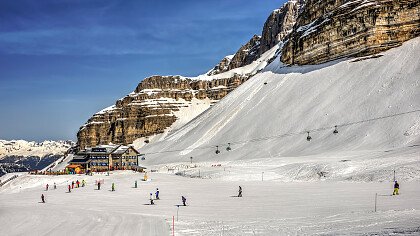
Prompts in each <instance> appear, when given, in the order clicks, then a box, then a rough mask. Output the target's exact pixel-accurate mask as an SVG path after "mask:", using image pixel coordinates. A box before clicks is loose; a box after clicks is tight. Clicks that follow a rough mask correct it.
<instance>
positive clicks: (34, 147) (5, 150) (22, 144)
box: [0, 140, 74, 160]
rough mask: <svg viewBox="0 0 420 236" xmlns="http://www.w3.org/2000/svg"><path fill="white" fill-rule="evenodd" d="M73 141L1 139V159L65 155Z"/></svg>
mask: <svg viewBox="0 0 420 236" xmlns="http://www.w3.org/2000/svg"><path fill="white" fill-rule="evenodd" d="M72 145H74V142H73V141H43V142H41V143H38V142H33V141H25V140H11V141H6V140H0V160H1V159H3V158H4V157H6V156H38V157H41V158H42V157H45V156H48V155H63V154H64V153H65V152H66V151H67V150H68V149H69V148H70V147H72Z"/></svg>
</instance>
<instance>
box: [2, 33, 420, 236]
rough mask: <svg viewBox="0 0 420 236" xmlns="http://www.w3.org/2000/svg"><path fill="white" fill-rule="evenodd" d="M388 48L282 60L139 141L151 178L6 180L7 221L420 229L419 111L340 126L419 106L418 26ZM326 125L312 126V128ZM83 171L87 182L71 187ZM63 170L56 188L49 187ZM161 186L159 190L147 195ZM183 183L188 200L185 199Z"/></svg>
mask: <svg viewBox="0 0 420 236" xmlns="http://www.w3.org/2000/svg"><path fill="white" fill-rule="evenodd" d="M381 55H383V56H381V57H376V58H364V59H365V60H360V61H356V60H355V59H343V60H341V61H334V62H330V63H327V64H322V65H316V66H301V67H298V66H293V67H285V66H284V65H281V64H280V63H279V60H276V61H274V62H273V63H272V64H270V65H269V66H268V67H267V68H266V69H265V71H264V72H262V73H259V74H257V75H256V76H254V77H253V78H251V79H250V80H248V81H247V82H246V83H244V84H243V85H241V86H240V87H239V88H238V89H236V90H234V91H233V92H232V93H230V94H229V95H228V96H226V97H225V98H224V99H222V100H221V101H220V102H218V103H217V104H216V105H214V106H213V107H212V108H210V109H208V110H206V111H205V112H204V113H202V114H201V115H199V116H198V117H196V118H195V119H193V120H192V121H190V122H189V123H187V124H186V125H184V126H182V127H180V128H178V129H176V130H173V132H171V133H170V134H168V136H166V137H161V138H160V139H159V140H160V141H158V140H157V142H156V143H150V144H148V145H145V146H144V147H143V148H141V149H140V152H141V153H146V155H145V157H146V160H144V161H143V163H141V165H145V166H147V167H148V170H154V171H157V172H153V173H149V177H150V178H151V180H149V181H147V182H143V181H140V179H141V178H142V177H143V175H142V174H139V173H133V172H129V171H127V172H122V171H116V172H111V174H110V176H106V175H94V176H83V175H82V176H29V175H22V176H20V177H18V178H17V179H15V180H13V181H11V182H9V183H7V184H5V185H4V186H3V187H1V188H0V225H1V226H2V231H1V232H6V234H7V235H58V234H60V235H74V234H84V235H86V234H95V235H96V234H97V235H171V229H172V228H171V225H172V217H173V216H174V217H175V235H273V236H275V235H420V197H419V196H420V113H419V112H411V113H407V114H404V115H400V116H395V117H389V118H386V119H379V120H375V121H371V122H363V123H357V124H354V125H346V126H340V125H344V124H349V123H353V122H357V121H364V120H369V119H372V118H376V117H383V116H389V115H393V114H397V113H403V112H408V111H415V110H419V109H420V84H419V83H420V67H419V66H420V57H419V56H418V55H420V38H416V39H414V40H411V41H408V42H406V43H405V44H404V45H403V46H401V47H399V48H395V49H392V50H389V51H387V52H384V53H381ZM265 83H266V84H265ZM335 125H338V131H339V133H338V134H333V130H334V126H335ZM325 127H329V128H328V129H325V130H324V129H322V130H320V131H317V132H315V131H314V132H311V133H310V135H311V137H312V140H311V141H310V142H308V141H307V140H306V133H305V131H307V130H316V129H320V128H325ZM284 134H287V135H284ZM281 135H284V136H281ZM268 137H271V138H268ZM229 142H230V143H231V148H232V150H231V151H227V150H226V147H227V143H229ZM216 145H219V150H220V151H221V153H220V154H215V151H216V148H215V146H216ZM190 157H192V163H190V161H191V159H190ZM394 170H395V177H396V179H397V180H398V181H399V183H400V186H401V188H400V192H401V194H400V195H398V196H392V191H393V179H394ZM77 179H79V180H80V181H81V180H82V179H85V180H86V181H87V183H88V184H87V187H84V188H80V189H73V191H72V192H71V193H65V192H66V191H67V187H66V186H67V185H68V184H69V182H71V181H75V180H77ZM100 179H103V180H104V182H105V184H104V185H103V186H102V189H101V190H94V188H95V187H94V182H95V180H100ZM136 180H137V181H138V184H139V187H138V188H133V187H134V181H136ZM54 182H55V183H57V184H58V189H57V190H49V191H45V190H44V188H45V184H47V183H48V184H49V185H50V189H51V188H52V185H53V183H54ZM111 183H115V184H116V191H115V192H112V191H110V189H111ZM239 186H242V188H243V197H242V198H238V197H236V196H237V194H238V187H239ZM156 188H159V190H160V196H161V200H156V201H155V202H156V205H153V206H151V205H147V204H148V203H149V200H148V199H149V193H154V192H155V190H156ZM41 194H44V195H45V196H46V201H47V202H46V203H45V204H42V203H38V202H39V201H40V196H41ZM375 194H378V195H377V205H376V212H375ZM181 196H185V197H186V198H187V204H188V206H186V207H184V206H180V207H179V208H178V207H177V205H179V204H181ZM177 210H179V211H178V220H177V219H176V218H177Z"/></svg>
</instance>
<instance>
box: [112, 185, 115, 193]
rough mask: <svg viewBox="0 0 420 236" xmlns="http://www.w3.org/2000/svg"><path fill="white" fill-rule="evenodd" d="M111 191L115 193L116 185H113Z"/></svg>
mask: <svg viewBox="0 0 420 236" xmlns="http://www.w3.org/2000/svg"><path fill="white" fill-rule="evenodd" d="M111 191H113V192H114V191H115V184H114V183H112V186H111Z"/></svg>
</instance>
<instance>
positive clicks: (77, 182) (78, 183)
mask: <svg viewBox="0 0 420 236" xmlns="http://www.w3.org/2000/svg"><path fill="white" fill-rule="evenodd" d="M76 185H77V188H78V187H80V182H79V180H77V181H76Z"/></svg>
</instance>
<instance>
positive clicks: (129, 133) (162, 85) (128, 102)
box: [77, 0, 303, 148]
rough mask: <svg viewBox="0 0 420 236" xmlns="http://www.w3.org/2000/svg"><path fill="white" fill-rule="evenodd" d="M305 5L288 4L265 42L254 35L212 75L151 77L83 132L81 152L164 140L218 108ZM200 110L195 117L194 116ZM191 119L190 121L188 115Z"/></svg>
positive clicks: (265, 58)
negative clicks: (112, 144)
mask: <svg viewBox="0 0 420 236" xmlns="http://www.w3.org/2000/svg"><path fill="white" fill-rule="evenodd" d="M301 2H303V1H302V0H301V1H288V2H287V3H285V4H284V5H283V6H282V7H281V8H279V9H276V10H274V11H273V12H272V14H271V15H270V16H269V17H268V18H267V21H266V23H265V24H264V27H263V30H262V36H258V35H254V36H253V37H251V39H250V40H249V41H248V42H247V43H245V44H244V45H243V46H241V47H240V48H239V50H238V51H237V52H236V53H235V54H233V55H229V56H226V57H225V58H223V59H222V60H221V61H220V63H219V64H218V65H216V66H215V67H214V68H213V69H211V70H209V71H208V72H207V73H205V74H202V75H199V76H196V77H184V76H159V75H156V76H151V77H149V78H146V79H144V80H143V81H142V82H141V83H139V85H138V86H137V88H136V89H135V90H134V91H133V92H132V93H130V94H128V95H127V96H125V97H124V98H121V99H120V100H118V101H117V102H116V103H115V105H113V106H110V107H108V108H106V109H104V110H102V111H100V112H98V113H96V114H94V115H93V116H92V117H91V118H90V119H89V120H88V121H87V122H86V123H85V124H84V125H83V126H82V127H81V128H80V130H79V132H78V135H77V137H78V144H79V146H80V147H81V148H85V147H88V146H95V145H98V144H108V143H116V144H131V143H135V144H136V145H137V146H138V147H141V146H142V145H144V143H142V142H143V141H146V140H148V141H150V142H154V141H155V140H160V139H161V138H163V137H164V136H165V135H166V134H167V133H169V132H172V131H173V130H175V129H176V128H177V127H179V126H180V125H181V124H185V123H186V122H188V121H190V120H191V119H193V118H194V117H196V116H197V115H198V114H200V113H201V112H203V111H205V110H206V109H208V108H209V107H210V106H211V105H213V104H214V103H216V102H218V101H219V100H220V99H222V98H223V97H224V96H226V95H227V94H228V93H230V92H231V91H233V90H234V89H236V88H237V87H238V86H240V85H241V84H242V83H243V82H245V81H246V80H248V79H249V78H251V77H252V76H253V75H255V74H257V73H258V72H259V71H261V70H262V69H264V68H265V66H267V65H268V64H269V63H270V62H271V61H272V60H273V59H274V58H275V56H276V55H277V54H279V53H280V51H278V49H279V48H278V43H279V42H280V41H282V40H283V39H284V38H285V37H286V36H287V33H288V32H291V31H292V28H293V26H294V24H295V22H296V18H297V16H298V14H297V13H298V12H299V11H300V8H301V6H302V4H301ZM192 110H194V113H191V112H190V111H192ZM184 114H185V115H184Z"/></svg>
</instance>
